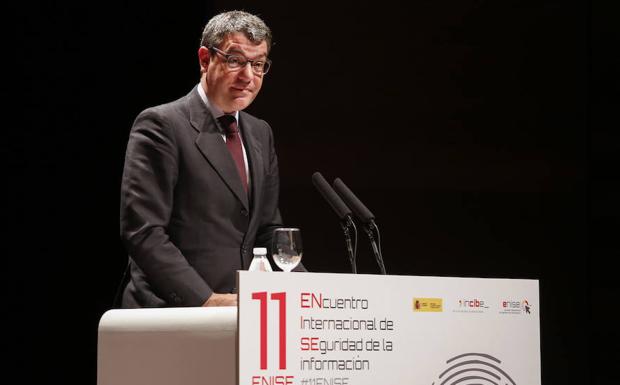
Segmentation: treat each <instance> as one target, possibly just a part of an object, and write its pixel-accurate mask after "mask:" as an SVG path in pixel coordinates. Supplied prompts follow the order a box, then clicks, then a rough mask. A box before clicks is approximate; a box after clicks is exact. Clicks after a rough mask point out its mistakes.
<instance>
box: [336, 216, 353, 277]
mask: <svg viewBox="0 0 620 385" xmlns="http://www.w3.org/2000/svg"><path fill="white" fill-rule="evenodd" d="M340 226H342V231H343V233H344V241H345V244H346V246H347V253H348V254H349V262H351V272H352V273H353V274H357V262H356V260H355V257H356V255H357V227H355V222H353V219H351V216H350V215H347V216H346V217H345V219H344V220H342V221H340ZM351 233H353V235H355V244H354V243H353V242H352V241H351Z"/></svg>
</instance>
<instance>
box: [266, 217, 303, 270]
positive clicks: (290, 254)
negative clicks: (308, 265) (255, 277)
mask: <svg viewBox="0 0 620 385" xmlns="http://www.w3.org/2000/svg"><path fill="white" fill-rule="evenodd" d="M271 254H272V256H273V261H274V262H275V263H276V265H278V267H279V268H280V269H282V271H285V272H290V271H291V270H293V269H294V268H295V266H297V265H298V264H299V262H300V261H301V255H302V246H301V232H300V231H299V229H297V228H293V227H283V228H278V229H275V230H274V231H273V245H272V248H271Z"/></svg>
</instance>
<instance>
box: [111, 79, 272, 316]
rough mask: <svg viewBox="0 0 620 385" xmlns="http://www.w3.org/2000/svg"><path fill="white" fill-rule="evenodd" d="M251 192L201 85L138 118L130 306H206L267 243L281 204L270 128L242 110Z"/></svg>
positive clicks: (128, 215)
mask: <svg viewBox="0 0 620 385" xmlns="http://www.w3.org/2000/svg"><path fill="white" fill-rule="evenodd" d="M239 125H240V131H241V133H242V138H243V143H244V146H245V150H246V153H247V157H248V163H249V171H250V192H249V195H250V196H249V197H248V194H246V192H245V190H244V188H243V186H242V184H241V179H240V177H239V174H238V172H237V169H236V166H235V163H234V160H233V158H232V156H231V155H230V153H229V151H228V149H227V147H226V144H225V142H224V140H223V138H222V136H221V131H220V129H219V127H218V125H217V123H216V120H215V119H214V117H213V115H212V114H211V112H210V111H209V109H208V108H207V107H206V105H205V103H204V102H203V101H202V99H201V98H200V95H199V94H198V92H197V89H196V88H194V89H193V90H192V91H191V92H190V93H189V94H188V95H186V96H185V97H183V98H181V99H179V100H176V101H174V102H172V103H169V104H164V105H161V106H157V107H153V108H149V109H147V110H145V111H143V112H142V113H140V115H139V116H138V117H137V118H136V121H135V122H134V125H133V128H132V130H131V134H130V137H129V143H128V146H127V154H126V158H125V169H124V173H123V181H122V186H121V238H122V240H123V242H124V244H125V247H126V249H127V251H128V253H129V257H130V265H131V266H130V271H131V279H130V281H129V283H128V285H127V287H126V288H125V291H124V294H123V307H164V306H166V307H167V306H200V305H202V304H203V303H204V302H205V301H206V300H207V298H209V296H210V295H211V294H212V293H213V292H216V293H229V292H231V291H232V290H233V289H234V287H235V279H236V278H235V271H236V270H240V269H243V268H247V267H248V266H249V264H250V261H251V258H252V248H253V247H254V246H268V245H269V242H270V240H271V234H272V231H273V229H274V228H275V227H278V226H281V218H280V213H279V210H278V193H279V180H278V161H277V157H276V153H275V149H274V144H273V136H272V132H271V128H270V127H269V125H268V124H267V123H266V122H265V121H263V120H259V119H257V118H255V117H253V116H251V115H249V114H247V113H245V112H240V114H239Z"/></svg>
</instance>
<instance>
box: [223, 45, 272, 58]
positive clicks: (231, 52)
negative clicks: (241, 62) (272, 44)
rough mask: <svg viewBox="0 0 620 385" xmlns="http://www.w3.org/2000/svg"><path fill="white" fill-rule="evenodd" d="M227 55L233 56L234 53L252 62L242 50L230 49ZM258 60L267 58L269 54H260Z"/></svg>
mask: <svg viewBox="0 0 620 385" xmlns="http://www.w3.org/2000/svg"><path fill="white" fill-rule="evenodd" d="M226 53H227V54H233V53H234V54H240V55H243V57H245V58H246V59H250V60H252V59H251V58H249V57H248V56H247V55H246V53H245V52H243V51H242V50H240V49H238V48H231V49H229V50H228V51H226ZM256 58H267V54H266V53H264V54H260V55H258V56H257V57H256Z"/></svg>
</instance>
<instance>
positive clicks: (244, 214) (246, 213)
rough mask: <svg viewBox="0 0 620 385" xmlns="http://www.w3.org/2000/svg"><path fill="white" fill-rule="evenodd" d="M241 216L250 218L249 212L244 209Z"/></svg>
mask: <svg viewBox="0 0 620 385" xmlns="http://www.w3.org/2000/svg"><path fill="white" fill-rule="evenodd" d="M241 215H243V216H244V217H247V216H248V210H246V209H242V210H241Z"/></svg>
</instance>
